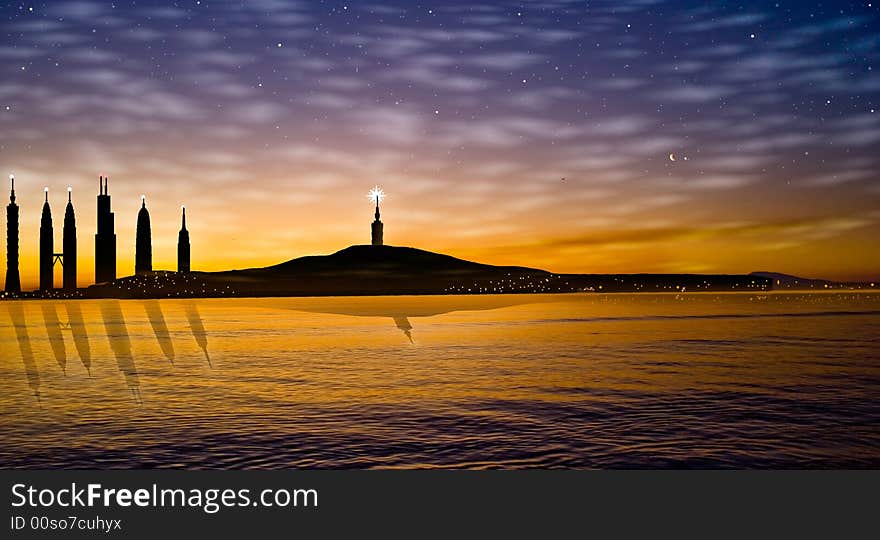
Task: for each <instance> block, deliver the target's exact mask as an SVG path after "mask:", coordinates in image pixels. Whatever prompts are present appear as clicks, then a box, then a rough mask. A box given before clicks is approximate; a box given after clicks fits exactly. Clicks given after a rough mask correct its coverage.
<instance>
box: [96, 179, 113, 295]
mask: <svg viewBox="0 0 880 540" xmlns="http://www.w3.org/2000/svg"><path fill="white" fill-rule="evenodd" d="M108 180H109V178H104V177H103V176H101V177H99V180H98V181H99V182H100V185H99V186H100V187H99V191H98V233H97V234H95V283H104V282H107V281H113V280H114V279H116V233H115V232H114V227H115V223H114V220H113V212H111V211H110V194H109V193H108V185H107V184H108Z"/></svg>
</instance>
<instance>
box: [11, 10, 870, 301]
mask: <svg viewBox="0 0 880 540" xmlns="http://www.w3.org/2000/svg"><path fill="white" fill-rule="evenodd" d="M0 36H2V41H0V171H4V176H3V178H5V177H6V176H5V172H6V171H8V172H9V173H14V174H15V177H16V195H17V202H18V204H19V206H20V212H21V221H20V223H21V276H22V285H23V287H25V288H33V287H36V285H37V273H38V266H37V254H38V245H39V244H38V230H39V217H40V211H41V207H42V202H43V196H44V195H43V188H44V186H48V187H49V188H50V193H49V195H50V203H51V205H52V212H53V218H54V223H55V239H56V240H55V242H56V247H58V249H57V251H60V245H61V223H62V219H63V213H64V206H65V204H66V199H67V186H71V187H72V188H73V202H74V206H75V209H76V216H77V227H78V246H79V253H80V259H79V284H80V285H81V286H86V285H88V284H90V283H92V282H93V280H94V233H95V228H96V226H95V224H96V215H95V197H96V196H97V194H98V176H99V175H108V176H109V177H110V181H109V188H110V194H111V196H112V204H113V210H114V212H115V214H116V233H117V253H118V263H117V264H118V273H119V275H129V274H131V273H132V272H133V268H134V243H135V234H134V229H135V224H136V220H137V210H138V209H139V207H140V205H141V198H140V197H141V194H144V195H146V203H147V207H148V209H149V210H150V214H151V218H152V231H153V267H154V268H157V269H162V268H167V269H174V268H176V242H177V232H178V230H179V228H180V206H181V205H182V204H185V205H186V207H187V226H188V229H189V230H190V236H191V242H192V266H193V269H195V270H220V269H231V268H244V267H254V266H263V265H267V264H274V263H277V262H280V261H284V260H288V259H291V258H293V257H298V256H302V255H310V254H324V253H332V252H334V251H337V250H339V249H342V248H344V247H347V246H349V245H352V244H363V243H369V240H370V222H371V221H372V218H373V207H372V206H371V204H370V202H369V201H368V200H367V198H366V197H365V195H366V193H367V192H368V190H369V189H370V188H372V187H373V186H375V185H380V186H381V187H382V188H383V189H384V190H385V192H386V193H387V194H388V197H387V199H386V200H385V201H384V202H383V205H382V220H383V221H384V223H385V242H386V243H388V244H391V245H407V246H414V247H419V248H423V249H428V250H432V251H439V252H443V253H448V254H450V255H454V256H458V257H462V258H467V259H471V260H477V261H480V262H485V263H490V264H517V265H524V266H532V267H538V268H544V269H547V270H551V271H555V272H583V273H606V272H608V273H611V272H614V273H617V272H621V273H630V272H633V273H634V272H705V273H744V272H751V271H761V270H764V271H777V272H786V273H792V274H797V275H803V276H807V277H821V278H830V279H857V280H876V279H878V278H880V249H877V238H878V237H880V174H878V173H880V155H878V153H877V148H878V147H880V113H876V112H875V109H876V108H880V77H878V75H880V63H878V57H880V2H874V3H872V2H809V1H791V2H782V1H780V2H777V3H774V2H772V1H771V2H766V1H760V2H705V1H682V2H679V1H657V0H609V1H590V2H584V1H577V2H575V1H566V0H548V1H536V2H520V3H508V2H484V3H480V2H463V3H459V2H454V1H446V0H444V1H442V2H437V3H435V4H432V3H418V2H409V1H401V2H382V1H376V2H371V1H364V2H351V3H346V2H317V1H315V2H287V1H280V0H253V1H247V2H231V1H229V2H227V1H220V0H211V1H208V0H202V1H188V2H145V1H139V2H115V3H111V2H106V1H100V2H98V1H66V2H33V3H18V2H10V3H6V4H5V5H4V6H3V7H0ZM0 193H3V194H4V195H5V193H6V191H5V189H3V190H0ZM4 217H5V212H4ZM2 241H3V246H2V248H3V258H4V263H5V251H6V246H5V242H6V240H5V235H3V240H2ZM56 275H57V276H58V277H57V278H56V281H57V285H58V286H60V282H61V279H60V269H58V270H57V273H56Z"/></svg>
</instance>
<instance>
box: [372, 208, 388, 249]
mask: <svg viewBox="0 0 880 540" xmlns="http://www.w3.org/2000/svg"><path fill="white" fill-rule="evenodd" d="M384 227H385V226H384V225H382V222H381V221H380V220H379V196H378V195H377V196H376V219H375V220H373V225H372V233H373V235H372V236H373V245H374V246H381V245H382V244H383V241H382V236H383V229H384Z"/></svg>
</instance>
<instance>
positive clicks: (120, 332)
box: [98, 300, 141, 402]
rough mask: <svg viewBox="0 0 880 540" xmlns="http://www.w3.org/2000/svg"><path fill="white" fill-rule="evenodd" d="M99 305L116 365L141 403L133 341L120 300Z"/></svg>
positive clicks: (106, 301) (104, 301)
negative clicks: (132, 347) (132, 352)
mask: <svg viewBox="0 0 880 540" xmlns="http://www.w3.org/2000/svg"><path fill="white" fill-rule="evenodd" d="M98 305H99V306H100V309H101V318H103V319H104V330H105V331H106V332H107V340H108V341H109V342H110V349H111V350H112V351H113V354H114V356H116V365H117V367H119V371H120V372H121V373H122V375H123V376H124V377H125V384H126V385H128V388H129V390H131V395H132V396H134V398H135V400H136V401H138V402H140V401H141V391H140V381H139V380H138V373H137V367H135V364H134V357H133V356H132V354H131V340H130V339H129V337H128V328H126V327H125V319H124V318H123V316H122V308H121V307H120V305H119V300H101V301H100V302H99V303H98Z"/></svg>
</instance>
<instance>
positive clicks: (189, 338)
mask: <svg viewBox="0 0 880 540" xmlns="http://www.w3.org/2000/svg"><path fill="white" fill-rule="evenodd" d="M188 304H189V305H188ZM12 305H18V306H19V307H20V308H22V310H23V311H22V314H21V316H19V317H18V319H17V320H18V322H16V317H15V316H14V311H12V310H9V313H10V315H9V316H10V317H11V318H12V320H13V324H12V325H0V344H2V346H3V347H4V349H3V350H5V351H8V350H12V351H13V352H16V351H17V353H18V354H20V355H21V356H22V360H23V363H21V364H19V363H17V362H13V363H12V364H9V365H8V366H7V367H6V369H5V370H4V371H3V373H7V374H9V375H10V376H11V377H10V376H4V377H0V407H2V408H3V410H4V411H8V412H9V413H10V414H12V415H14V416H15V417H16V418H17V422H16V423H15V424H16V425H11V426H7V427H4V431H3V433H4V444H3V445H0V466H3V465H9V464H11V463H16V464H19V466H25V465H28V466H41V465H42V466H61V465H68V466H70V465H73V464H76V465H79V466H82V467H87V466H89V465H91V466H96V465H98V466H101V467H108V466H125V465H129V466H131V465H132V464H138V465H140V466H170V465H176V466H204V464H205V463H210V464H212V466H218V467H241V466H243V464H246V466H248V467H255V468H260V467H291V466H309V467H331V466H332V467H369V466H394V467H413V466H432V467H463V466H464V467H554V466H562V467H611V466H634V465H639V464H641V465H642V466H646V465H647V466H651V465H653V466H661V467H662V466H675V465H678V466H685V465H692V466H733V465H735V464H739V465H740V466H762V465H763V466H778V467H781V466H786V465H788V466H795V467H798V466H804V464H814V465H817V466H819V465H822V464H824V465H828V466H859V465H861V466H868V465H871V464H872V463H873V464H876V460H877V459H878V458H877V456H876V454H872V453H871V452H870V451H866V450H865V441H866V440H869V439H866V438H865V437H866V432H864V430H860V429H858V428H856V429H853V426H854V425H869V424H868V423H867V421H866V419H868V418H870V417H871V416H870V415H871V414H872V412H871V411H872V409H871V407H872V404H871V403H870V402H869V401H866V400H865V399H864V397H865V396H866V395H871V388H870V381H873V380H874V379H876V373H875V371H876V366H875V363H873V360H874V359H873V358H872V357H871V351H872V350H873V349H871V345H872V343H871V342H870V337H872V336H874V335H876V325H877V324H878V317H880V295H878V294H850V293H848V294H834V293H821V294H791V293H761V294H754V295H752V294H734V293H731V294H682V293H677V294H676V293H670V294H642V295H628V294H619V295H609V294H573V295H508V296H503V295H502V296H479V297H474V296H465V297H454V296H450V297H443V296H441V297H385V298H286V299H275V298H265V299H244V298H241V299H211V300H199V301H190V300H170V301H168V300H161V301H159V305H160V308H161V311H162V313H163V318H164V321H165V324H166V325H167V331H168V335H169V338H170V339H171V340H172V341H173V342H174V351H175V355H176V356H175V366H174V367H173V368H172V366H170V365H169V363H168V362H167V361H166V360H165V352H164V351H163V348H162V345H161V343H160V342H157V335H156V332H155V329H154V327H153V326H152V324H151V322H150V316H149V314H148V312H147V310H146V308H145V307H144V303H143V302H141V301H121V302H115V304H114V303H113V302H107V301H82V302H78V305H80V306H81V309H82V317H83V319H84V321H85V330H86V331H87V335H88V339H90V340H91V351H92V353H91V354H92V365H91V371H92V375H93V377H92V378H91V379H89V378H88V376H87V374H86V370H85V369H83V368H82V367H81V366H79V363H78V362H77V363H70V364H69V365H68V370H67V371H68V375H67V376H66V377H65V376H63V375H62V374H61V372H60V371H59V370H58V369H57V368H56V367H55V361H54V359H53V356H54V355H53V352H52V345H51V343H50V342H49V339H48V336H47V334H46V332H45V330H44V328H43V320H41V314H40V311H41V309H42V308H40V307H38V306H39V303H38V302H16V303H13V302H0V317H2V316H4V311H6V310H8V309H9V308H8V307H7V306H12ZM62 313H63V310H62ZM69 317H70V320H71V329H72V328H73V327H74V317H73V316H69ZM28 325H30V326H28ZM28 331H29V332H28ZM407 331H409V332H410V335H411V336H412V337H414V339H415V341H416V343H418V346H412V345H410V343H409V339H408V338H407V337H405V336H403V335H401V332H403V333H404V334H405V333H406V332H407ZM23 334H28V335H29V336H30V338H29V340H28V341H27V342H25V341H24V338H23V337H22V338H21V339H19V336H22V335H23ZM62 335H63V337H64V339H65V340H69V339H73V335H72V333H68V332H66V331H63V332H62ZM842 336H843V337H842ZM12 340H17V341H18V345H19V346H18V347H16V346H15V345H14V344H12ZM114 340H115V341H118V343H114ZM126 343H127V345H126ZM209 345H210V347H209ZM29 347H30V349H29ZM209 348H210V351H211V356H213V357H215V358H214V359H215V360H216V362H214V369H211V368H210V367H209V366H208V365H207V364H206V362H205V360H204V354H205V352H206V351H207V350H208V349H209ZM27 350H31V352H30V360H27V359H26V358H25V357H26V356H27V354H28V353H27V352H26V351H27ZM117 354H118V355H119V357H117V356H116V355H117ZM135 358H136V359H137V366H136V367H135V365H134V359H135ZM114 359H115V361H114ZM126 359H130V360H131V363H130V364H128V363H126ZM29 366H30V367H29ZM37 367H40V368H42V370H43V373H42V375H43V378H42V380H40V375H41V374H40V373H37V371H36V368H37ZM841 372H845V373H846V374H847V376H846V377H841V376H840V373H841ZM120 373H121V374H122V375H120ZM123 378H124V379H125V380H126V384H125V385H124V386H123V385H121V384H120V379H123ZM126 387H130V388H132V389H137V391H138V392H139V393H142V394H143V398H142V399H140V398H138V400H139V401H141V402H142V405H141V406H136V405H135V403H134V402H133V401H132V400H131V399H129V398H128V393H129V390H128V389H127V388H126ZM131 391H132V393H134V390H131ZM35 395H41V396H42V400H43V404H44V409H43V410H42V411H38V410H37V409H36V408H35V407H33V404H34V396H35ZM805 400H808V401H809V403H810V407H808V408H805V407H803V403H804V402H805ZM756 417H759V418H762V419H764V420H763V421H762V422H760V423H755V422H754V421H753V419H754V418H756ZM694 418H698V419H699V422H698V423H695V422H694V420H693V419H694ZM859 422H862V423H861V424H859ZM829 426H832V427H831V428H829ZM833 426H841V427H840V429H836V428H834V427H833ZM646 437H649V438H650V441H651V444H650V445H648V446H645V445H644V444H643V443H644V440H646V439H645V438H646ZM755 440H760V441H762V444H761V445H756V444H753V443H754V441H755ZM804 440H810V441H811V444H810V445H806V444H803V441H804ZM292 441H294V442H292ZM695 448H698V449H699V451H696V450H694V449H695ZM71 449H76V451H72V450H71ZM635 449H637V450H635ZM872 459H873V460H874V461H871V460H872ZM822 460H825V461H822ZM23 464H24V465H23Z"/></svg>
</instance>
